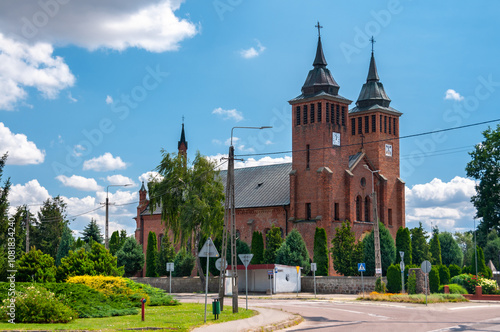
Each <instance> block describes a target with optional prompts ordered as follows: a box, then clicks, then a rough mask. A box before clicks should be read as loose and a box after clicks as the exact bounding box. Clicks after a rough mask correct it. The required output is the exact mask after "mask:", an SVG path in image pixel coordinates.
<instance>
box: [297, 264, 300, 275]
mask: <svg viewBox="0 0 500 332" xmlns="http://www.w3.org/2000/svg"><path fill="white" fill-rule="evenodd" d="M296 268H297V273H299V271H300V266H298V265H297V266H296Z"/></svg>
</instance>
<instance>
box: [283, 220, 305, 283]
mask: <svg viewBox="0 0 500 332" xmlns="http://www.w3.org/2000/svg"><path fill="white" fill-rule="evenodd" d="M276 263H277V264H283V265H289V266H300V267H302V268H303V269H302V273H303V274H304V275H307V274H308V273H309V272H310V271H311V264H310V262H309V252H308V251H307V248H306V243H305V242H304V239H303V238H302V235H300V232H299V231H298V230H297V229H295V228H294V229H292V231H291V232H290V233H289V234H288V235H287V237H286V239H285V242H283V243H282V244H281V247H280V248H279V249H278V251H277V252H276Z"/></svg>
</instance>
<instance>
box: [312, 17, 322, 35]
mask: <svg viewBox="0 0 500 332" xmlns="http://www.w3.org/2000/svg"><path fill="white" fill-rule="evenodd" d="M314 27H316V28H318V37H321V30H320V29H323V26H321V25H319V21H318V24H316V25H315V26H314Z"/></svg>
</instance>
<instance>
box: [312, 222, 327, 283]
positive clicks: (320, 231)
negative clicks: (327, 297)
mask: <svg viewBox="0 0 500 332" xmlns="http://www.w3.org/2000/svg"><path fill="white" fill-rule="evenodd" d="M314 262H315V263H316V267H317V271H316V275H317V276H327V275H328V269H329V264H330V260H329V257H328V240H327V238H326V231H325V229H324V228H319V227H316V231H315V232H314Z"/></svg>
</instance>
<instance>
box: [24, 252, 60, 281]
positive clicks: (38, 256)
mask: <svg viewBox="0 0 500 332" xmlns="http://www.w3.org/2000/svg"><path fill="white" fill-rule="evenodd" d="M55 276H56V267H55V265H54V258H52V257H51V256H50V255H48V254H44V253H43V252H42V251H41V250H35V247H32V248H31V250H30V251H29V252H27V253H25V254H24V255H22V256H21V258H20V259H19V261H18V267H17V274H16V281H35V282H53V281H55Z"/></svg>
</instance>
